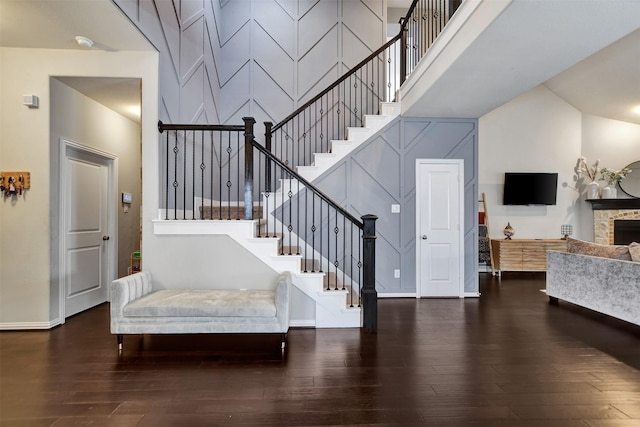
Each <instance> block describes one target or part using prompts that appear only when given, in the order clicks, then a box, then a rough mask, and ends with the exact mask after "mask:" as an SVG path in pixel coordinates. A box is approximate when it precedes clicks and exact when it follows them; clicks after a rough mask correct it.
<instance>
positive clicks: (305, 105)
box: [271, 0, 417, 133]
mask: <svg viewBox="0 0 640 427" xmlns="http://www.w3.org/2000/svg"><path fill="white" fill-rule="evenodd" d="M414 1H417V0H414ZM401 34H402V32H400V33H399V34H398V35H397V36H395V37H394V38H392V39H391V40H389V41H388V42H386V43H385V44H383V45H382V46H381V47H380V48H378V49H377V50H376V51H375V52H373V53H372V54H371V55H369V56H367V57H366V58H365V59H363V60H362V61H360V62H359V63H358V65H356V66H355V67H353V68H352V69H351V70H349V71H348V72H347V73H345V74H343V75H342V77H340V78H339V79H338V80H336V81H335V82H333V83H332V84H331V85H329V86H328V87H327V88H326V89H325V90H323V91H322V92H320V93H319V94H318V95H316V96H314V97H313V98H311V99H310V100H309V101H307V102H305V103H304V105H303V106H302V107H300V108H298V109H297V110H296V111H294V112H293V113H291V114H289V115H288V116H287V117H286V118H285V119H284V120H282V121H281V122H280V123H278V124H277V125H274V126H273V127H272V128H271V133H273V132H275V131H276V130H278V129H280V128H281V127H282V126H284V124H285V123H287V122H288V121H290V120H291V119H293V118H294V117H295V116H297V115H298V114H300V113H301V112H303V111H304V110H305V109H307V108H308V107H309V106H310V105H311V104H313V103H314V102H316V101H317V100H319V99H320V98H322V97H323V96H324V95H326V94H327V93H329V92H330V91H331V90H332V89H334V88H335V87H337V86H338V85H339V84H340V83H342V82H344V81H345V80H347V79H348V78H349V77H350V76H352V75H354V74H355V73H356V72H357V71H358V70H359V69H360V68H362V67H363V66H364V65H365V64H367V63H368V62H369V61H371V60H372V59H373V58H375V57H376V56H378V55H380V54H381V53H382V52H384V51H385V50H386V49H387V48H388V47H389V46H391V45H393V44H394V43H395V42H397V41H398V40H400V36H401Z"/></svg>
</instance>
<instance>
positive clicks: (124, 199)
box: [122, 193, 133, 203]
mask: <svg viewBox="0 0 640 427" xmlns="http://www.w3.org/2000/svg"><path fill="white" fill-rule="evenodd" d="M132 200H133V197H132V196H131V193H122V203H131V201H132Z"/></svg>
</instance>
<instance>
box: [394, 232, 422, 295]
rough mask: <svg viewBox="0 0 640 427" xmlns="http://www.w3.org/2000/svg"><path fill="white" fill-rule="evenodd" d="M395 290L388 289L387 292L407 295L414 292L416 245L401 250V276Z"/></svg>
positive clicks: (413, 243)
mask: <svg viewBox="0 0 640 427" xmlns="http://www.w3.org/2000/svg"><path fill="white" fill-rule="evenodd" d="M400 277H401V279H400V284H399V287H398V288H397V289H389V292H398V293H409V292H415V291H416V285H415V283H416V244H415V241H413V242H412V244H411V246H408V247H406V248H404V249H403V252H402V276H400Z"/></svg>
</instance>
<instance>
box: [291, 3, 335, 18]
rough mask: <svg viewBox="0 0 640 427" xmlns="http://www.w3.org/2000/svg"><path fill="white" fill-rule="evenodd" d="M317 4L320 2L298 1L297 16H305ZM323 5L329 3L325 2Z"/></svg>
mask: <svg viewBox="0 0 640 427" xmlns="http://www.w3.org/2000/svg"><path fill="white" fill-rule="evenodd" d="M318 3H320V0H298V16H300V17H302V16H304V15H306V14H307V12H309V11H310V10H311V8H312V7H314V6H315V5H317V4H318ZM324 3H329V2H328V1H326V0H325V1H324Z"/></svg>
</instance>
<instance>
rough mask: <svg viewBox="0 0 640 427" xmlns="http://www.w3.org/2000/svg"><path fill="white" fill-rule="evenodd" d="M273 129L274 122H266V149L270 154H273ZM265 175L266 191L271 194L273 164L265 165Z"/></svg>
mask: <svg viewBox="0 0 640 427" xmlns="http://www.w3.org/2000/svg"><path fill="white" fill-rule="evenodd" d="M272 127H273V123H272V122H264V128H265V133H264V148H266V149H267V151H268V152H270V153H271V152H272V151H271V128H272ZM264 173H265V180H264V182H265V189H266V190H267V192H269V193H270V192H271V162H267V163H266V164H265V165H264Z"/></svg>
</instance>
